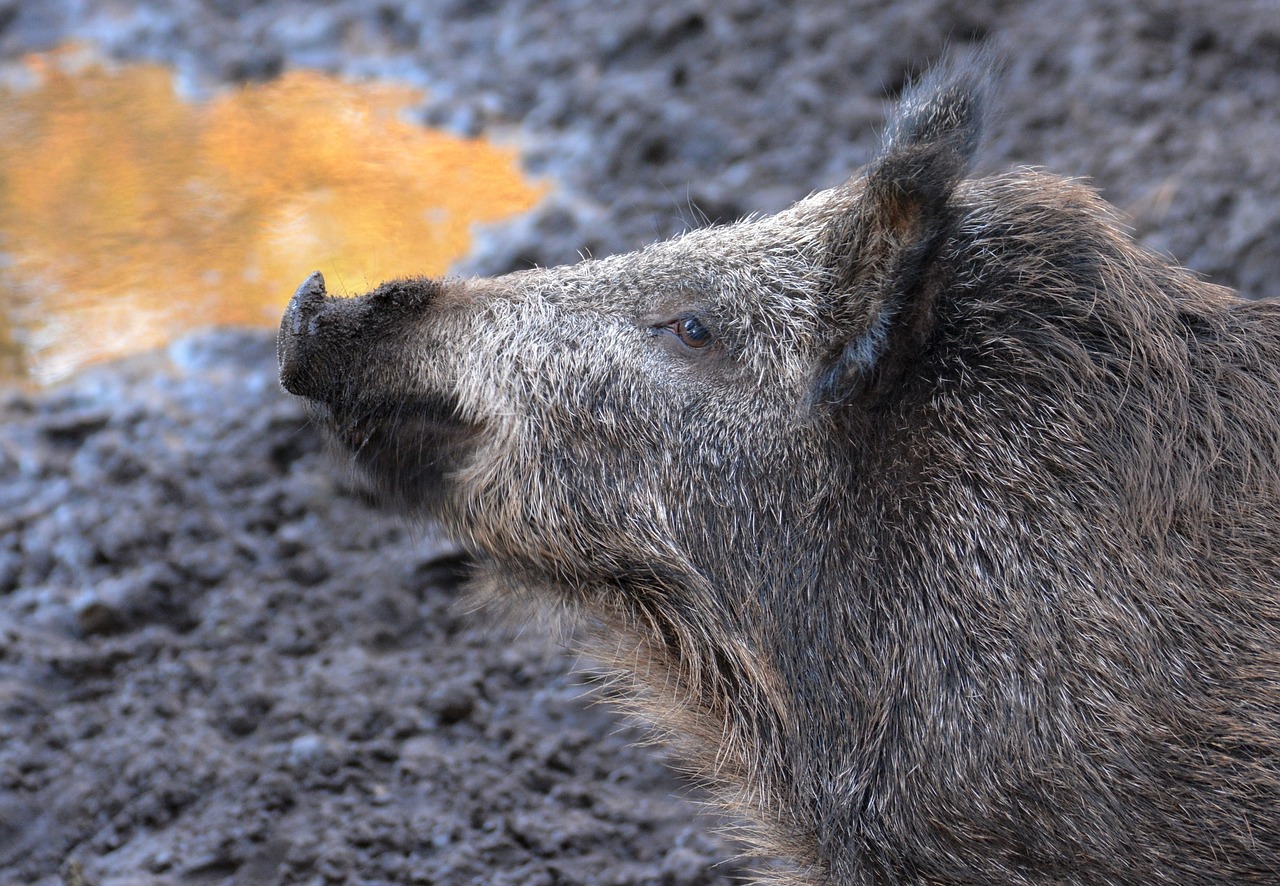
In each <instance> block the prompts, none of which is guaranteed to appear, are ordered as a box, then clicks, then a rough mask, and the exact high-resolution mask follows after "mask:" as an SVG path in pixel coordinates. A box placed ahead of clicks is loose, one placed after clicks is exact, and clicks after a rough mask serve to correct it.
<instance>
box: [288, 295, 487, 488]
mask: <svg viewBox="0 0 1280 886" xmlns="http://www.w3.org/2000/svg"><path fill="white" fill-rule="evenodd" d="M439 291H440V284H439V282H438V281H434V280H427V279H414V280H401V281H395V282H394V283H391V284H387V285H384V286H380V287H378V288H377V289H375V290H374V291H373V292H370V293H369V294H367V295H363V296H360V297H357V298H335V297H330V296H328V295H327V294H326V292H325V284H324V277H323V276H322V275H321V274H320V273H319V272H318V271H317V272H316V273H314V274H312V275H311V276H310V277H308V278H307V279H306V280H305V281H303V283H302V285H301V286H299V287H298V289H297V291H296V292H295V293H294V295H293V298H292V299H291V300H290V302H289V306H288V307H287V308H286V309H285V314H284V318H283V320H282V321H281V323H280V333H279V337H278V338H277V343H276V344H277V353H278V357H279V360H280V383H281V385H283V386H284V388H285V390H287V391H289V392H290V393H292V394H297V395H298V396H301V397H304V398H306V399H307V401H308V403H309V404H310V406H311V409H312V411H313V412H314V413H315V416H316V419H317V422H318V423H319V424H320V425H321V426H322V427H325V428H327V429H329V431H330V432H331V433H332V434H333V436H334V437H335V439H336V440H337V441H338V442H339V443H340V444H341V446H342V447H343V449H344V450H346V451H348V452H350V453H351V455H352V459H353V461H354V464H355V466H356V467H357V468H358V469H359V470H360V471H361V472H362V473H363V474H364V475H365V476H366V477H367V478H368V479H370V480H371V481H372V482H373V483H374V484H375V485H376V486H377V487H378V490H379V492H381V493H383V494H386V495H389V496H390V497H392V498H394V499H396V500H397V501H401V502H403V503H404V504H406V505H407V506H410V507H411V508H412V509H415V510H417V509H421V508H430V507H432V506H434V505H436V504H437V503H438V502H439V501H440V499H441V498H442V494H443V487H444V483H445V478H446V476H447V475H448V474H449V473H451V472H452V471H453V470H456V469H457V467H458V466H459V465H460V464H461V462H462V459H463V457H464V456H465V454H466V452H467V451H468V449H469V448H470V442H471V440H472V439H473V438H474V437H475V436H476V434H477V429H476V428H475V427H474V426H472V425H470V424H468V423H466V422H463V421H461V420H459V419H458V417H457V415H458V408H457V402H456V400H455V399H454V397H453V396H452V395H449V394H445V393H435V392H430V391H425V392H424V391H422V390H418V389H414V386H413V384H412V382H411V380H410V379H409V377H408V376H409V373H408V371H407V370H406V369H404V368H402V367H401V365H400V364H401V361H399V360H397V359H394V357H395V355H396V354H397V353H398V352H399V350H400V348H401V345H402V343H403V341H404V337H405V335H406V333H407V331H408V330H410V329H412V328H413V327H414V326H415V321H416V320H418V319H419V318H420V317H421V315H422V314H423V313H424V312H425V311H426V310H427V309H428V308H429V307H431V306H432V305H433V304H434V303H435V302H436V301H437V300H438V297H439ZM392 478H394V483H392V482H391V480H392Z"/></svg>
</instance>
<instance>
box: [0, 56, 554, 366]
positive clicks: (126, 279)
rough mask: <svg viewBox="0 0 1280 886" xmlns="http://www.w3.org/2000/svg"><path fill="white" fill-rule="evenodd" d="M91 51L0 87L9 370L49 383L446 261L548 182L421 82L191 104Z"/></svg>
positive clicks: (3, 312) (0, 258)
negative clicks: (447, 116)
mask: <svg viewBox="0 0 1280 886" xmlns="http://www.w3.org/2000/svg"><path fill="white" fill-rule="evenodd" d="M173 84H174V77H173V72H172V71H171V70H169V69H167V68H163V67H160V66H156V65H130V66H123V65H108V64H105V63H102V62H100V61H96V60H94V59H93V58H92V57H91V56H89V55H88V53H86V51H84V50H82V49H75V48H69V49H63V50H59V51H57V52H54V53H49V54H44V55H40V56H34V57H31V58H29V59H27V60H26V61H25V63H24V65H23V66H22V67H21V68H19V69H16V70H11V71H9V72H8V75H7V76H6V77H5V78H4V81H3V83H0V373H2V374H4V375H8V376H10V377H13V376H15V375H17V376H25V377H27V378H30V379H34V380H35V381H38V382H50V381H55V380H57V379H60V378H63V377H65V376H67V375H69V374H70V373H72V372H74V371H75V370H76V369H78V368H80V367H81V366H83V365H85V364H87V363H90V362H93V361H96V360H101V359H105V358H109V357H114V356H120V355H123V354H128V353H133V352H137V351H141V350H146V349H150V348H153V347H155V346H157V345H160V344H163V343H165V342H166V341H169V340H170V339H172V338H173V337H175V336H176V335H179V334H181V333H182V332H184V331H186V330H188V329H192V328H195V327H199V326H206V325H212V324H248V325H262V326H274V325H275V324H276V323H277V322H278V320H279V317H280V312H281V310H282V309H283V306H284V304H285V302H286V301H287V300H288V298H289V295H290V294H291V293H292V291H293V289H294V287H295V286H297V284H298V283H299V282H301V281H302V279H303V278H304V277H306V276H307V274H309V273H310V272H311V271H314V270H320V271H323V272H324V274H325V277H326V279H327V280H328V282H329V287H330V291H331V292H344V291H348V292H351V293H355V292H361V291H364V290H365V289H367V288H370V287H371V286H373V285H376V284H377V283H378V282H379V281H381V280H383V279H386V278H388V277H393V276H402V275H409V274H429V275H437V274H441V273H443V272H444V271H445V269H446V268H447V267H448V265H449V264H450V263H451V262H453V261H455V260H457V259H458V258H460V257H461V256H463V255H465V254H466V251H467V249H468V244H469V238H470V234H469V232H470V228H471V226H472V225H473V224H475V223H477V222H487V221H496V220H499V219H502V218H505V217H509V216H511V215H514V214H517V213H520V212H523V211H525V210H527V209H529V208H530V207H531V206H533V204H534V203H535V202H536V201H537V200H538V198H539V197H540V196H541V193H542V189H541V187H540V186H537V185H532V184H530V183H529V182H527V181H526V180H525V179H524V178H523V177H522V176H521V174H520V172H519V169H518V167H517V163H516V158H515V152H514V151H512V150H509V149H503V148H500V147H495V146H494V145H492V144H490V143H487V142H484V141H478V140H464V139H459V138H457V137H454V136H450V135H445V134H442V133H438V132H433V131H430V130H427V129H424V128H422V127H420V126H417V125H414V124H412V123H409V122H406V120H404V119H403V118H402V116H401V115H402V114H403V112H404V109H405V108H408V107H411V106H413V105H414V104H416V103H417V102H418V101H420V99H421V93H419V92H418V91H417V90H415V89H413V88H410V87H406V86H401V85H394V84H386V83H349V82H345V81H342V80H338V79H335V78H333V77H330V76H327V75H324V74H320V73H315V72H310V71H290V72H288V73H286V74H284V75H283V76H281V77H280V78H279V79H277V80H274V81H271V82H269V83H264V84H260V85H253V86H248V87H245V88H241V89H236V90H233V91H228V92H225V93H223V94H221V95H218V96H217V97H215V98H213V99H212V100H210V101H208V102H201V103H190V102H186V101H184V100H182V99H181V98H179V97H178V96H177V95H176V94H175V92H174V85H173Z"/></svg>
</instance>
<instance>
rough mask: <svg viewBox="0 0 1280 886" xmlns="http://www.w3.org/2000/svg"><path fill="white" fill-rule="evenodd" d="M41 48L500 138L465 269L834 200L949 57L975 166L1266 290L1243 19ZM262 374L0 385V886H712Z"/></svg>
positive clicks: (448, 573) (89, 10)
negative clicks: (515, 151) (290, 81)
mask: <svg viewBox="0 0 1280 886" xmlns="http://www.w3.org/2000/svg"><path fill="white" fill-rule="evenodd" d="M71 37H75V38H79V39H84V40H87V41H91V42H94V43H96V44H98V45H99V46H101V47H102V48H103V50H104V51H105V52H107V53H109V54H114V55H117V56H119V57H121V58H149V59H156V60H161V61H165V62H168V63H171V64H173V65H175V67H176V69H177V70H178V72H179V79H180V81H181V83H182V84H183V87H184V88H185V89H187V90H190V91H193V92H199V91H202V90H213V89H217V88H220V87H222V86H224V85H226V84H228V83H232V82H235V81H237V80H242V79H245V78H264V77H270V76H272V75H273V74H275V73H277V72H278V71H280V70H282V69H284V68H286V67H290V66H315V67H321V68H324V69H328V70H333V71H337V72H342V73H346V74H349V75H351V76H366V75H376V76H391V77H398V78H402V79H407V80H410V81H413V82H417V83H420V84H422V85H424V86H426V87H428V89H429V90H430V95H429V98H428V99H427V100H426V102H425V103H424V105H423V106H422V107H421V108H420V109H418V113H419V114H420V116H421V118H422V119H423V120H424V122H429V123H431V124H434V125H442V126H446V127H449V128H452V129H456V130H459V131H463V132H470V133H474V132H498V133H504V132H507V133H509V132H511V131H513V130H516V131H518V132H519V134H520V139H521V144H523V145H524V147H525V160H526V164H527V168H528V169H530V171H531V172H533V173H535V174H539V175H547V176H550V177H552V178H553V179H555V180H556V181H558V182H559V183H560V187H559V189H558V191H557V192H556V194H555V195H554V196H553V197H552V198H551V199H549V200H548V201H547V203H546V204H544V205H543V206H542V207H541V208H540V209H538V210H537V211H535V212H534V213H533V214H531V215H530V216H529V217H527V218H525V219H523V220H520V221H517V222H515V223H513V224H511V225H508V226H506V227H505V228H503V229H502V230H494V231H490V232H488V233H486V235H485V236H484V237H482V239H481V242H480V245H479V248H478V249H477V251H476V253H475V255H474V256H473V257H472V258H471V259H470V260H469V262H468V269H470V270H474V271H483V272H499V271H503V270H506V269H509V268H517V267H522V266H526V265H528V264H530V263H534V262H536V263H543V264H548V263H555V262H561V261H567V260H574V259H576V258H577V255H578V252H579V250H582V251H585V252H592V253H595V254H604V253H607V252H611V251H616V250H619V249H623V248H630V247H634V246H637V245H640V244H642V243H644V242H647V241H649V240H651V239H654V238H655V237H659V236H665V235H667V234H670V233H673V232H676V231H679V230H681V229H683V228H685V227H688V226H690V225H696V224H700V223H701V220H702V218H703V217H704V216H705V217H708V218H710V219H712V220H729V219H732V218H734V217H737V216H739V215H741V214H744V213H748V212H753V211H767V210H772V209H776V208H779V207H780V206H782V205H784V204H786V203H787V202H789V201H790V200H792V199H794V198H796V197H799V196H802V195H803V194H805V193H807V192H808V191H810V190H812V189H814V188H817V187H823V186H828V185H831V184H835V183H836V182H838V181H840V180H841V179H842V178H843V177H844V176H845V175H847V173H848V172H849V171H850V170H852V169H853V168H854V167H856V166H857V165H858V164H859V163H861V162H863V161H864V160H865V159H867V157H868V156H869V154H870V152H871V151H872V150H873V147H874V144H875V138H876V132H877V128H878V126H879V124H880V122H881V118H882V113H883V108H884V101H885V99H886V97H888V96H892V94H893V93H894V92H895V91H896V90H897V89H899V88H901V86H902V84H903V83H904V82H905V80H906V79H907V78H908V76H909V74H910V73H911V72H912V71H914V70H918V69H919V68H920V67H922V66H923V65H925V64H927V62H928V61H929V60H930V59H932V58H935V57H936V56H937V55H938V54H939V52H940V51H941V49H942V47H943V46H944V44H946V43H948V42H950V43H952V44H965V43H968V42H972V41H976V40H985V41H987V42H990V43H992V44H994V45H995V46H996V47H997V48H1000V49H1002V50H1004V51H1005V52H1006V53H1007V55H1008V57H1009V59H1010V72H1009V76H1008V79H1007V83H1006V86H1005V89H1004V94H1003V96H1002V100H1001V102H1000V108H999V114H998V116H997V117H996V118H995V119H994V121H993V128H992V135H991V137H990V139H989V142H988V149H987V151H986V152H985V156H986V159H985V161H984V167H985V168H986V169H999V168H1002V167H1005V166H1008V165H1010V164H1013V163H1029V164H1037V165H1044V166H1047V167H1049V168H1051V169H1053V170H1056V171H1059V172H1063V173H1067V174H1072V175H1085V176H1090V177H1092V178H1093V180H1094V181H1095V183H1096V184H1097V185H1098V186H1099V187H1101V188H1102V190H1103V192H1104V194H1105V195H1106V196H1107V197H1108V198H1109V199H1110V200H1111V201H1112V202H1113V203H1115V204H1116V205H1117V206H1118V207H1120V208H1121V209H1122V210H1123V211H1125V212H1126V213H1128V214H1129V215H1130V217H1131V220H1132V224H1133V227H1134V230H1135V232H1136V233H1137V234H1138V236H1140V237H1141V238H1142V239H1144V240H1145V241H1146V242H1147V243H1149V244H1150V245H1152V246H1154V247H1156V248H1158V249H1162V250H1165V251H1168V252H1171V253H1173V254H1175V255H1176V256H1177V257H1178V258H1179V259H1180V260H1181V261H1182V262H1183V263H1185V264H1188V265H1189V266H1191V267H1192V268H1194V269H1196V270H1198V271H1200V272H1201V273H1203V274H1205V275H1207V276H1208V277H1210V278H1211V279H1213V280H1215V281H1217V282H1221V283H1225V284H1228V285H1232V286H1236V287H1238V288H1241V289H1242V290H1243V291H1244V292H1245V293H1246V294H1248V295H1251V296H1255V297H1260V296H1273V295H1276V294H1277V292H1278V291H1280V290H1277V287H1276V284H1275V283H1274V282H1273V281H1275V280H1277V279H1280V235H1277V233H1276V232H1277V231H1280V174H1278V173H1277V170H1280V14H1277V12H1276V11H1275V8H1274V5H1273V4H1272V3H1270V2H1268V0H1259V2H1257V3H1247V2H1223V0H1213V2H1210V0H1187V2H1164V3H1157V2H1149V3H1134V2H1130V0H1093V2H1086V0H1051V2H1050V0H1044V2H1029V3H1014V2H1000V0H983V2H947V0H904V2H896V3H893V4H872V3H862V4H853V3H834V2H825V3H818V2H807V3H806V2H801V3H796V4H778V3H774V2H758V3H756V2H748V0H729V2H714V3H713V2H709V0H708V2H692V0H679V2H668V0H663V2H659V0H649V2H629V3H598V2H567V0H566V2H555V3H550V2H539V0H525V2H506V3H502V2H497V0H490V2H479V0H467V2H464V0H459V2H433V3H426V2H423V3H416V4H415V3H407V2H381V3H367V2H356V0H346V2H334V3H301V2H250V0H206V2H203V3H201V2H194V0H192V2H184V0H171V2H150V3H142V2H130V0H78V2H71V0H26V2H12V0H9V2H6V0H0V55H3V56H4V57H8V58H13V57H17V56H18V55H20V54H21V53H22V52H25V51H28V50H31V49H38V48H44V47H48V46H51V45H54V44H57V43H59V42H61V41H63V40H65V39H67V38H71ZM317 125H318V126H324V125H335V124H334V123H332V122H331V121H317ZM274 372H275V370H274V359H273V355H272V353H271V347H270V342H269V341H268V339H267V338H266V337H265V336H263V335H241V334H232V333H217V334H212V335H206V336H203V337H199V338H196V339H193V340H190V341H187V342H184V343H180V344H179V345H177V346H175V347H174V348H172V349H170V352H169V353H168V354H165V355H157V356H155V357H154V358H148V359H143V360H135V361H132V362H131V363H129V364H126V365H121V366H116V367H108V368H105V369H100V370H95V371H93V372H92V373H89V374H87V375H85V376H83V377H81V378H79V379H77V380H75V381H74V382H72V383H71V384H69V385H67V386H65V387H63V388H60V389H58V390H55V391H51V392H45V393H42V394H38V395H32V394H24V393H20V392H16V391H15V392H10V393H2V392H0V882H3V883H10V882H13V883H27V882H34V883H58V882H62V881H66V882H77V883H91V884H107V883H116V884H134V883H143V884H145V883H293V882H299V883H322V882H332V883H345V882H351V883H445V884H453V883H459V884H461V883H476V884H501V883H511V884H517V883H518V884H557V883H583V884H595V883H600V884H608V883H616V884H632V883H635V884H640V883H664V884H699V883H731V882H738V881H740V879H741V877H742V871H743V869H744V867H743V865H741V864H739V863H737V862H733V861H726V859H730V858H732V856H733V853H734V848H733V846H732V844H731V843H730V842H729V841H728V840H727V839H724V838H720V837H716V836H714V834H713V832H712V828H711V823H710V822H709V821H707V820H705V819H701V818H699V817H698V816H699V813H698V808H697V806H696V805H695V804H694V803H693V802H691V801H690V800H689V799H686V798H687V797H690V796H693V795H692V794H691V789H690V788H689V787H688V786H687V785H685V784H684V783H682V782H681V781H680V780H679V779H678V778H677V777H676V776H674V775H672V774H671V772H670V771H669V770H668V769H667V768H666V767H665V766H664V764H663V762H662V760H661V757H660V755H658V754H656V753H654V752H653V751H651V750H649V749H645V748H642V747H638V746H637V741H638V739H639V738H640V737H641V736H642V735H643V733H642V732H640V731H638V730H636V729H634V728H632V727H629V726H626V725H622V724H621V723H620V721H619V720H618V719H617V718H616V717H615V716H614V715H613V714H612V713H611V712H610V711H609V710H608V709H607V708H605V707H601V706H592V705H591V704H590V702H589V698H590V697H591V696H592V695H593V693H592V691H591V688H590V683H591V682H592V681H591V678H590V677H589V672H587V673H585V674H584V673H581V672H575V671H573V669H572V668H573V665H574V660H573V658H572V656H571V654H569V653H566V652H562V651H559V647H557V646H556V645H554V644H553V643H552V642H550V641H549V640H547V639H546V638H544V637H543V636H542V633H541V632H540V631H537V630H534V629H530V630H528V631H525V632H524V633H522V634H517V635H513V634H512V633H511V632H510V631H503V630H500V629H499V628H498V627H497V626H495V625H494V624H493V621H494V619H493V617H492V616H491V615H489V614H487V613H484V612H480V613H475V612H471V611H469V610H468V609H467V608H466V606H465V605H460V604H459V600H460V598H461V594H460V592H459V590H458V588H457V578H458V573H459V570H460V562H459V559H458V555H457V552H456V551H455V550H454V549H453V548H452V547H451V546H450V545H449V544H448V543H447V542H445V541H444V540H442V539H439V538H437V537H436V536H435V534H434V533H433V531H432V529H431V528H430V527H422V528H419V529H416V530H415V529H411V528H409V527H405V526H403V525H402V524H401V523H400V522H398V521H397V520H395V519H394V518H391V517H389V516H387V515H384V514H381V513H379V512H378V511H377V510H376V509H374V508H372V507H370V506H368V505H367V504H366V503H364V502H363V501H362V500H361V498H360V496H359V495H358V494H357V493H355V492H353V491H352V490H351V489H350V488H349V487H348V486H347V485H346V483H345V482H344V480H343V477H342V471H341V469H340V468H336V467H335V465H334V463H333V462H331V461H330V460H329V459H328V458H326V456H325V455H324V453H323V452H322V451H321V448H320V446H319V444H318V442H317V440H316V438H315V435H314V433H313V429H312V428H311V427H309V426H308V424H307V422H306V420H305V419H304V417H303V416H302V414H301V411H300V409H299V407H298V405H297V404H296V403H294V402H292V401H290V400H289V399H288V398H286V397H285V396H284V395H283V394H281V393H280V392H279V391H278V389H277V387H276V384H275V380H274Z"/></svg>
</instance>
